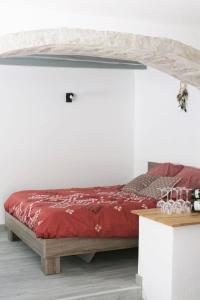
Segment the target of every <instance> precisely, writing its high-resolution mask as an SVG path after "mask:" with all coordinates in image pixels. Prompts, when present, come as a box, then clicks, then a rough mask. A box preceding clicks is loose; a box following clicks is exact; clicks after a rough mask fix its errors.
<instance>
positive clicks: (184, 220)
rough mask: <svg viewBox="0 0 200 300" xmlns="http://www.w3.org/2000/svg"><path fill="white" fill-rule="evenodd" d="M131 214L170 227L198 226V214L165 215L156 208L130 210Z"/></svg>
mask: <svg viewBox="0 0 200 300" xmlns="http://www.w3.org/2000/svg"><path fill="white" fill-rule="evenodd" d="M131 213H133V214H136V215H138V216H141V217H145V218H148V219H150V220H153V221H156V222H159V223H162V224H165V225H168V226H171V227H180V226H187V225H196V224H200V213H191V214H172V215H166V214H162V213H161V212H160V210H159V209H158V208H153V209H140V210H132V211H131Z"/></svg>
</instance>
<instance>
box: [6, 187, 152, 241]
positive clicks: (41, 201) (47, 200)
mask: <svg viewBox="0 0 200 300" xmlns="http://www.w3.org/2000/svg"><path fill="white" fill-rule="evenodd" d="M121 188H122V186H120V185H118V186H110V187H93V188H73V189H57V190H26V191H20V192H16V193H13V194H12V195H11V196H10V197H9V198H8V199H7V200H6V202H5V204H4V207H5V210H6V211H7V212H8V213H9V214H11V215H12V216H14V217H15V218H16V219H18V220H19V221H20V222H22V223H23V224H25V225H26V226H27V227H29V228H30V229H31V230H32V231H34V232H35V234H36V236H37V237H40V238H64V237H137V236H138V216H136V215H133V214H131V210H134V209H148V208H154V207H155V206H156V201H155V199H153V198H150V197H143V196H138V195H136V194H134V193H129V192H123V191H121Z"/></svg>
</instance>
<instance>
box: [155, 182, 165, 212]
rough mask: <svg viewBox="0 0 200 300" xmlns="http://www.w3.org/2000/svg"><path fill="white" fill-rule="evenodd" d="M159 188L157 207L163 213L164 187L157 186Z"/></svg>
mask: <svg viewBox="0 0 200 300" xmlns="http://www.w3.org/2000/svg"><path fill="white" fill-rule="evenodd" d="M158 190H160V200H159V201H158V202H157V207H158V208H159V209H160V211H161V213H164V206H165V201H164V200H163V197H164V190H165V189H164V188H158Z"/></svg>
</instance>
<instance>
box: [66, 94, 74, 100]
mask: <svg viewBox="0 0 200 300" xmlns="http://www.w3.org/2000/svg"><path fill="white" fill-rule="evenodd" d="M73 98H74V93H66V102H72V100H73Z"/></svg>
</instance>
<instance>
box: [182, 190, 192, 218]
mask: <svg viewBox="0 0 200 300" xmlns="http://www.w3.org/2000/svg"><path fill="white" fill-rule="evenodd" d="M184 190H185V194H186V201H185V203H184V212H185V213H186V214H190V213H191V209H192V205H191V202H190V201H189V192H190V191H191V190H192V189H188V188H184Z"/></svg>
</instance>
